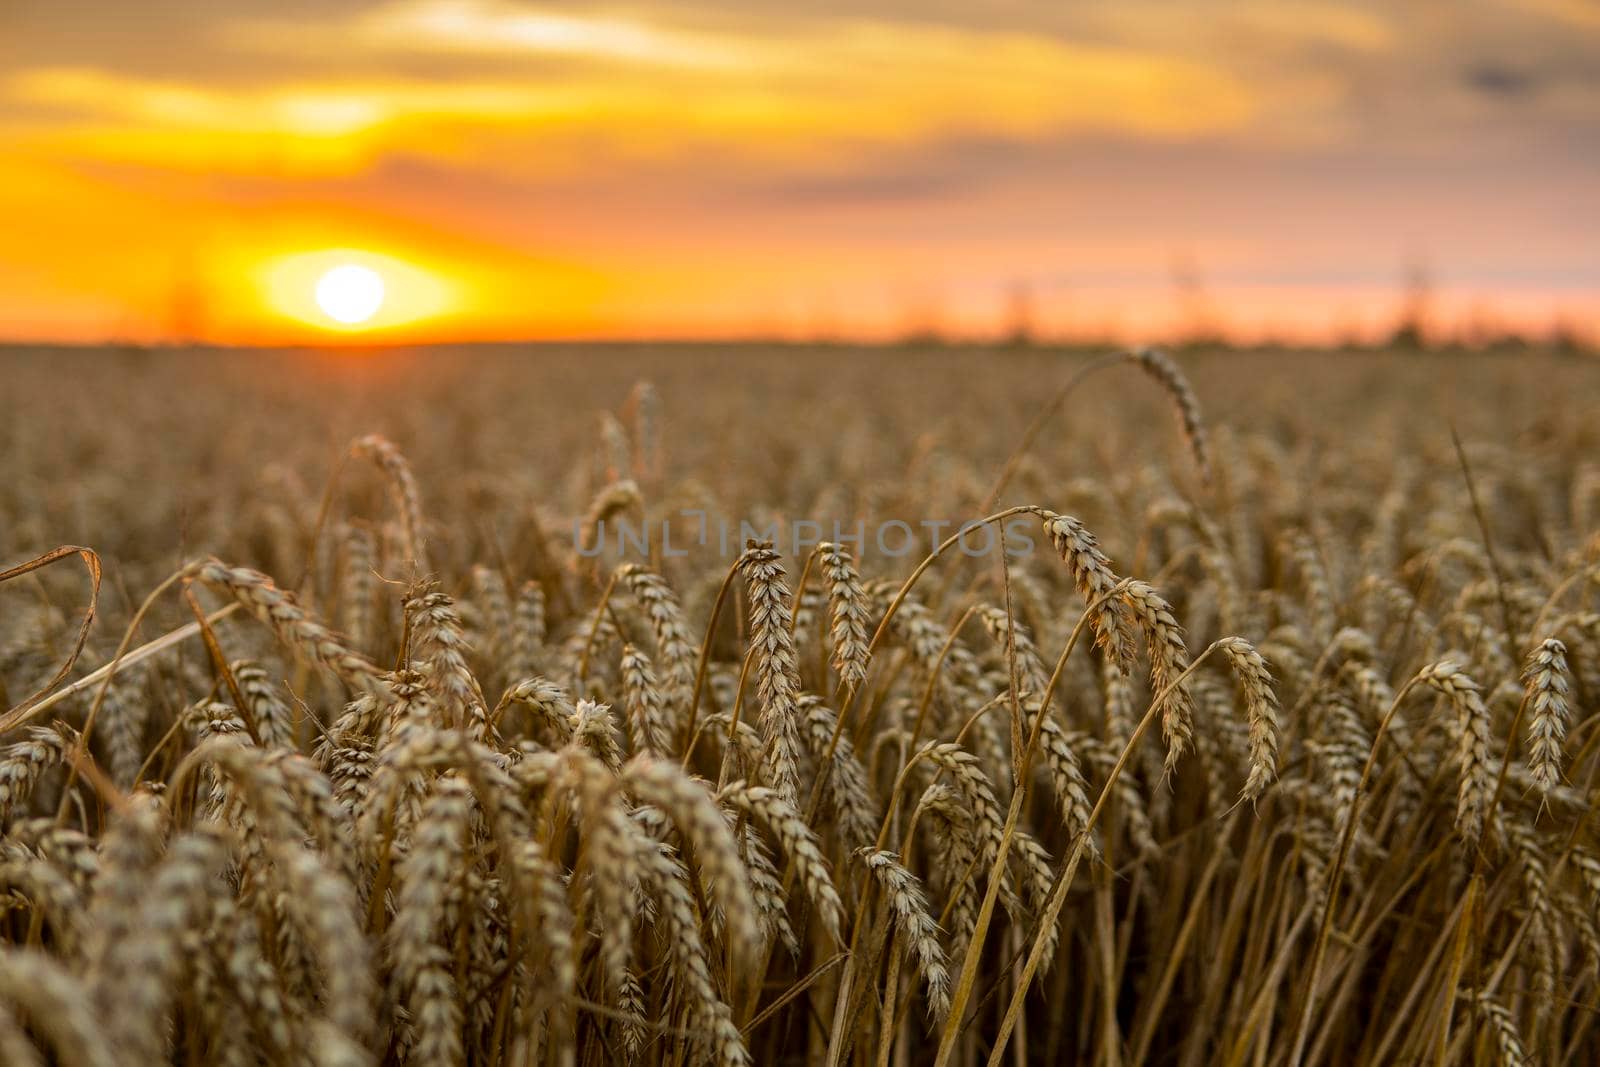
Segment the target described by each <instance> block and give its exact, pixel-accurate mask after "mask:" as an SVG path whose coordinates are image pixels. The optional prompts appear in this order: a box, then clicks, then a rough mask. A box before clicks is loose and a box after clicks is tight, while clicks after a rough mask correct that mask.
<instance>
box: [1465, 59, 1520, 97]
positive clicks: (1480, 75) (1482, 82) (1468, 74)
mask: <svg viewBox="0 0 1600 1067" xmlns="http://www.w3.org/2000/svg"><path fill="white" fill-rule="evenodd" d="M1461 80H1462V81H1463V82H1464V83H1465V84H1466V86H1467V87H1468V88H1469V89H1472V90H1473V91H1475V92H1479V93H1482V94H1484V95H1485V96H1500V97H1524V96H1528V95H1530V94H1531V93H1533V92H1534V91H1535V90H1537V89H1538V87H1539V79H1538V78H1536V77H1535V76H1534V75H1532V74H1530V73H1529V72H1527V71H1525V70H1516V69H1514V68H1512V67H1502V66H1497V65H1495V64H1489V63H1485V64H1480V65H1477V66H1472V67H1468V68H1467V69H1466V71H1465V72H1464V73H1463V74H1462V77H1461Z"/></svg>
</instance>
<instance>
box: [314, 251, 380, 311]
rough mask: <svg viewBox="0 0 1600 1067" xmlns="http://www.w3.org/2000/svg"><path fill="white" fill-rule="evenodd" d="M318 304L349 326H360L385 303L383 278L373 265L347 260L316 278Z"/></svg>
mask: <svg viewBox="0 0 1600 1067" xmlns="http://www.w3.org/2000/svg"><path fill="white" fill-rule="evenodd" d="M317 306H318V307H320V308H321V309H322V310H323V311H325V312H327V313H328V317H329V318H331V319H333V320H335V321H337V322H341V323H343V324H344V325H346V326H359V325H360V324H361V323H363V322H366V321H367V320H368V319H370V318H372V316H373V315H376V314H377V313H378V309H379V308H380V307H382V306H383V278H382V276H381V275H379V274H378V272H377V271H375V270H373V269H372V268H371V267H362V266H358V265H357V264H355V263H345V264H343V265H341V266H337V267H334V268H333V269H332V270H330V271H328V272H327V273H326V274H324V275H323V276H322V277H321V278H318V279H317Z"/></svg>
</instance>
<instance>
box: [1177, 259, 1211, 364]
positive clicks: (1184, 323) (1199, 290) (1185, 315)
mask: <svg viewBox="0 0 1600 1067" xmlns="http://www.w3.org/2000/svg"><path fill="white" fill-rule="evenodd" d="M1172 289H1173V293H1174V296H1175V298H1176V301H1177V305H1178V318H1179V331H1180V338H1179V340H1180V342H1181V343H1182V344H1184V345H1186V346H1189V347H1204V346H1208V345H1220V344H1221V343H1222V330H1221V328H1220V326H1219V325H1218V324H1217V316H1216V311H1215V309H1214V308H1213V307H1212V306H1211V298H1210V297H1209V296H1208V295H1207V294H1206V286H1205V278H1204V276H1203V275H1202V274H1201V272H1200V265H1199V263H1197V262H1196V261H1195V259H1194V257H1193V256H1191V255H1189V254H1188V253H1183V254H1180V255H1179V256H1177V257H1176V258H1175V259H1174V260H1173V261H1172Z"/></svg>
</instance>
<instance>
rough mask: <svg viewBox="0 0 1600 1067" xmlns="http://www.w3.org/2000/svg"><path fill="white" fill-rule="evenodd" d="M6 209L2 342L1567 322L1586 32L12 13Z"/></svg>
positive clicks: (314, 9)
mask: <svg viewBox="0 0 1600 1067" xmlns="http://www.w3.org/2000/svg"><path fill="white" fill-rule="evenodd" d="M0 219H3V220H4V224H3V225H0V337H9V338H27V339H58V340H73V341H94V340H101V339H106V338H129V339H139V340H161V339H173V338H177V337H198V338H202V339H207V340H215V341H222V342H229V343H257V342H283V341H289V342H318V341H324V340H358V341H362V342H366V341H373V340H393V341H410V340H457V339H504V338H520V337H572V336H607V337H617V336H622V337H650V336H671V337H688V336H751V335H771V334H777V335H783V336H793V337H812V336H830V337H857V336H859V337H891V336H896V335H899V334H903V333H906V332H908V331H915V330H923V329H932V330H939V331H943V332H948V333H953V334H963V335H973V336H983V335H992V334H994V333H995V332H997V331H999V330H1002V329H1004V328H1005V326H1006V324H1007V322H1008V321H1009V320H1010V319H1011V317H1012V316H1013V314H1014V312H1013V310H1012V309H1014V308H1015V307H1016V306H1017V305H1018V304H1019V303H1025V304H1026V305H1027V307H1028V308H1029V309H1030V316H1031V318H1032V320H1033V322H1034V324H1035V326H1036V327H1037V328H1038V329H1039V331H1040V332H1041V333H1049V334H1072V335H1080V336H1082V335H1104V334H1111V335H1115V336H1118V337H1122V338H1126V339H1130V340H1132V339H1137V338H1142V337H1150V338H1159V337H1163V336H1168V335H1170V334H1172V333H1174V332H1177V331H1181V330H1184V329H1187V328H1189V327H1191V326H1193V325H1195V324H1201V325H1205V326H1208V327H1217V328H1221V329H1224V330H1226V331H1228V332H1230V333H1233V334H1234V335H1236V336H1238V337H1241V338H1246V339H1249V338H1256V337H1261V336H1265V335H1280V336H1292V337H1297V338H1306V339H1313V340H1325V339H1328V338H1330V337H1333V336H1345V335H1362V336H1376V335H1378V334H1380V333H1382V332H1383V331H1384V330H1386V329H1387V328H1389V326H1390V324H1391V323H1392V321H1393V319H1394V317H1395V314H1396V310H1397V308H1398V306H1399V294H1400V287H1401V279H1402V277H1403V276H1404V272H1405V271H1407V270H1409V269H1412V268H1414V267H1417V266H1421V267H1423V268H1425V271H1426V274H1427V276H1428V278H1429V279H1430V282H1431V285H1432V288H1433V290H1434V293H1435V296H1434V301H1433V305H1432V313H1433V315H1434V318H1435V321H1436V323H1437V324H1438V325H1439V326H1440V327H1441V328H1442V329H1446V330H1467V331H1476V332H1480V333H1481V332H1485V331H1491V330H1493V329H1498V328H1502V327H1516V328H1521V329H1543V328H1547V327H1548V326H1549V325H1550V324H1551V323H1553V322H1556V321H1558V320H1559V321H1563V322H1566V323H1569V324H1571V325H1574V326H1576V327H1577V328H1579V329H1581V330H1583V331H1585V332H1590V333H1592V332H1594V328H1595V325H1596V324H1597V323H1600V221H1597V220H1600V7H1597V6H1596V5H1595V4H1593V3H1590V2H1588V0H1494V2H1473V0H1469V2H1465V3H1451V4H1443V3H1437V4H1436V3H1418V4H1405V5H1392V4H1385V3H1353V4H1331V3H1325V4H1305V3H1287V2H1280V0H1230V2H1222V0H1120V2H1115V3H1091V2H1083V3H1072V4H1061V3H1025V2H1018V0H1008V2H997V3H992V4H972V3H968V2H955V0H919V2H912V0H868V2H865V3H849V4H846V3H842V2H831V0H823V2H820V3H816V4H810V5H795V4H790V3H777V2H775V0H743V2H740V3H733V2H731V0H721V2H718V0H704V2H698V3H651V4H626V3H624V4H594V3H551V4H545V3H533V2H521V0H240V2H234V3H229V2H227V0H147V2H145V3H141V4H128V3H124V2H122V0H83V2H78V3H72V4H63V3H59V2H53V0H52V2H46V0H10V2H9V3H6V4H4V5H0ZM345 262H355V263H360V264H368V265H371V266H372V268H373V269H375V270H377V271H378V273H379V274H380V275H381V276H383V277H384V279H385V281H386V283H387V285H388V294H387V300H386V303H385V305H384V307H383V309H382V310H381V311H380V312H379V314H378V315H377V316H376V317H375V318H374V319H373V320H372V322H371V324H370V328H367V329H363V330H357V331H347V332H334V331H332V330H330V329H329V327H330V326H331V325H333V324H332V322H331V320H329V319H328V318H327V317H326V316H325V315H324V314H323V313H322V312H321V311H320V310H319V308H318V307H317V305H316V303H315V301H314V299H313V296H312V291H313V289H314V288H315V285H316V280H317V278H318V276H319V275H320V273H321V272H323V271H324V270H326V269H327V268H328V267H329V266H331V265H338V264H340V263H345ZM1019 293H1020V294H1025V296H1022V297H1019V296H1018V294H1019Z"/></svg>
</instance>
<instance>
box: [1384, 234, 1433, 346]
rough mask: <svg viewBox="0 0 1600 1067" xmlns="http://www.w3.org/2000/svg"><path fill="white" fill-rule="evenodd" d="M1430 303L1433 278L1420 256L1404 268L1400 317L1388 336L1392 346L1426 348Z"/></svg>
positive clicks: (1431, 300) (1431, 301)
mask: <svg viewBox="0 0 1600 1067" xmlns="http://www.w3.org/2000/svg"><path fill="white" fill-rule="evenodd" d="M1432 303H1433V279H1432V277H1431V276H1430V274H1429V272H1428V265H1427V263H1426V262H1425V261H1424V260H1423V259H1421V258H1420V257H1419V258H1417V259H1414V260H1412V261H1411V263H1410V265H1409V266H1407V267H1406V271H1405V278H1404V295H1403V296H1402V298H1401V301H1400V318H1399V320H1398V321H1397V322H1396V323H1395V327H1394V333H1392V334H1390V335H1389V346H1390V347H1391V348H1398V349H1401V350H1404V351H1407V352H1421V351H1422V350H1423V349H1425V348H1427V347H1428V317H1429V308H1430V307H1431V305H1432Z"/></svg>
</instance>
